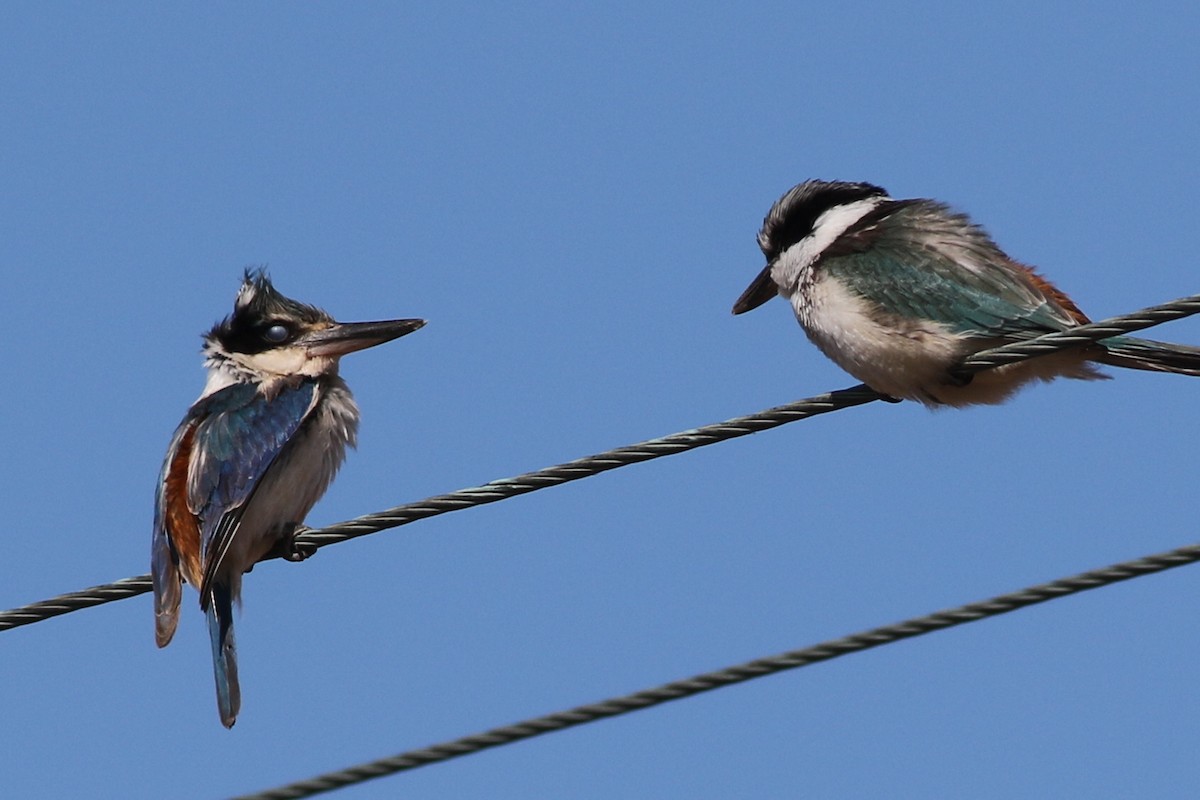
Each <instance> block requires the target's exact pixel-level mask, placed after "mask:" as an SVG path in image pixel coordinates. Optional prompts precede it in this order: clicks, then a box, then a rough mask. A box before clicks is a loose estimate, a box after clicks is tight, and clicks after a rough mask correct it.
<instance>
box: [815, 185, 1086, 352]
mask: <svg viewBox="0 0 1200 800" xmlns="http://www.w3.org/2000/svg"><path fill="white" fill-rule="evenodd" d="M814 269H816V270H820V271H823V272H825V273H827V274H828V275H829V276H830V277H833V278H836V279H837V281H838V282H839V283H841V284H842V285H844V286H845V287H847V288H848V289H849V290H850V291H852V292H854V293H855V294H857V295H859V296H860V297H863V298H864V299H866V300H869V301H870V302H871V303H873V304H874V305H875V306H876V307H877V308H878V309H879V310H881V311H883V312H884V313H888V314H894V315H896V316H898V317H902V318H917V319H928V320H933V321H936V322H939V323H941V324H942V325H944V326H946V328H947V329H948V330H950V331H951V332H952V333H956V334H961V335H966V336H971V337H980V338H997V337H999V338H1018V339H1019V338H1025V337H1029V336H1036V335H1038V334H1040V333H1045V332H1047V331H1055V330H1062V329H1064V328H1068V327H1072V326H1074V325H1076V324H1078V321H1077V320H1075V319H1074V318H1073V317H1072V316H1071V314H1070V312H1069V311H1067V310H1066V309H1065V308H1063V307H1062V305H1060V304H1059V303H1058V302H1057V301H1056V300H1055V299H1054V298H1053V297H1051V296H1050V295H1049V294H1047V293H1046V292H1044V291H1043V290H1042V289H1041V288H1039V286H1038V285H1037V283H1035V282H1034V280H1033V279H1032V277H1031V274H1030V273H1029V272H1028V271H1027V270H1025V269H1024V268H1022V267H1021V266H1019V265H1017V264H1014V263H1013V262H1012V261H1011V260H1010V259H1009V258H1008V257H1007V256H1005V255H1004V253H1003V252H1001V251H1000V249H999V248H998V247H996V245H995V244H994V243H993V242H992V240H991V238H990V237H988V235H987V234H986V233H985V232H984V231H983V230H982V229H980V228H979V227H978V226H976V225H973V224H972V223H971V222H970V221H969V220H968V219H967V218H966V217H965V216H963V215H960V214H956V213H954V212H952V211H950V210H949V209H948V208H947V207H946V206H944V205H942V204H940V203H935V202H933V201H925V200H918V201H898V202H895V203H890V204H885V205H884V206H881V207H880V208H879V209H876V211H874V212H872V213H871V214H868V215H867V216H866V217H864V218H863V220H861V221H860V222H858V223H856V224H855V225H854V226H851V228H850V229H848V230H847V231H846V233H845V234H843V235H842V237H840V238H839V239H838V240H837V241H835V242H834V243H833V244H832V245H831V246H830V247H829V248H827V249H826V251H825V252H824V253H823V254H822V256H821V258H820V259H818V261H817V262H816V264H814Z"/></svg>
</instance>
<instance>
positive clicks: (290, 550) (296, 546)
mask: <svg viewBox="0 0 1200 800" xmlns="http://www.w3.org/2000/svg"><path fill="white" fill-rule="evenodd" d="M282 528H283V530H282V531H281V533H280V534H279V539H278V541H277V542H276V543H275V547H274V549H273V550H272V551H271V553H270V555H271V556H275V557H278V558H282V559H284V560H285V561H292V562H297V561H303V560H305V559H306V558H309V557H310V556H312V555H313V554H314V553H316V552H317V546H316V545H315V544H311V543H309V542H300V541H297V537H298V536H300V534H302V533H304V532H305V531H306V530H308V528H306V527H304V526H303V525H300V524H299V523H288V524H285V525H283V526H282Z"/></svg>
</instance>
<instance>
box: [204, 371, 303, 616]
mask: <svg viewBox="0 0 1200 800" xmlns="http://www.w3.org/2000/svg"><path fill="white" fill-rule="evenodd" d="M317 398H318V384H317V382H316V381H315V380H304V381H299V382H297V383H295V384H293V385H289V386H285V387H283V388H282V389H280V390H279V391H278V392H277V393H275V394H273V395H272V396H271V397H270V398H268V397H266V396H264V395H263V394H262V393H260V392H259V391H258V389H257V387H256V386H254V385H251V384H235V385H233V386H228V387H226V388H225V389H222V390H221V391H219V392H216V393H215V394H213V395H211V396H210V397H208V398H206V399H205V402H204V403H203V408H202V409H198V410H199V411H200V412H201V416H202V419H201V420H200V422H199V423H198V424H197V425H196V430H195V445H194V446H193V447H192V456H191V464H190V469H189V470H188V474H189V480H188V493H187V494H188V502H189V505H190V506H191V509H192V511H193V513H194V514H195V515H196V516H197V517H199V519H200V546H201V547H200V549H201V553H202V560H203V565H204V569H203V576H202V578H201V581H200V587H199V588H200V602H201V605H202V606H203V605H205V604H206V602H207V598H208V595H209V592H208V591H207V589H208V588H209V586H210V584H211V582H212V580H213V577H214V576H215V575H216V572H217V570H218V568H219V567H220V566H221V562H222V561H223V559H224V557H225V555H226V553H228V551H229V546H230V544H231V543H232V542H233V540H234V537H236V536H237V534H238V531H239V528H240V524H241V519H242V514H243V513H244V511H245V508H246V504H247V503H248V502H249V500H250V498H251V497H252V496H253V494H254V490H255V488H256V487H257V485H258V483H259V480H260V479H261V478H262V476H263V474H264V473H265V472H266V471H267V469H268V468H269V467H270V466H271V464H272V463H273V462H274V461H275V459H276V458H277V457H278V455H279V453H280V452H281V451H282V450H283V449H284V447H285V446H286V445H287V443H288V441H289V440H290V439H291V438H292V437H293V436H294V435H295V433H296V431H297V430H299V428H300V426H301V425H302V424H303V423H304V420H305V419H306V418H307V417H308V414H309V413H310V412H311V411H312V409H313V407H314V406H315V405H316V400H317Z"/></svg>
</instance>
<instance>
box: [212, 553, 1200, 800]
mask: <svg viewBox="0 0 1200 800" xmlns="http://www.w3.org/2000/svg"><path fill="white" fill-rule="evenodd" d="M1196 561H1200V544H1193V545H1187V546H1185V547H1180V548H1178V549H1176V550H1170V551H1168V552H1165V553H1158V554H1155V555H1150V556H1146V557H1144V558H1139V559H1136V560H1134V561H1126V562H1123V563H1119V564H1113V565H1111V566H1108V567H1103V568H1101V569H1096V570H1091V571H1089V572H1082V573H1080V574H1078V575H1073V576H1070V577H1067V578H1060V579H1059V580H1055V581H1051V582H1050V583H1043V584H1040V585H1037V586H1030V587H1028V588H1025V589H1021V590H1020V591H1016V592H1012V593H1011V594H1002V595H998V596H996V597H992V598H989V599H987V600H981V601H979V602H975V603H968V604H966V605H963V606H958V607H957V608H950V609H945V610H942V611H937V612H934V613H933V614H929V615H927V616H923V617H913V618H912V619H906V620H904V621H903V622H897V623H895V624H892V625H884V626H882V627H879V628H872V629H870V630H866V631H861V632H859V633H854V634H851V635H849V636H845V637H842V638H840V639H831V640H829V641H825V642H821V643H820V644H816V645H813V646H811V647H805V648H803V649H800V650H791V651H788V652H786V653H780V654H778V655H774V656H768V657H766V658H758V659H755V660H754V661H747V662H745V663H744V664H737V665H735V666H732V667H727V668H725V669H721V670H717V671H715V672H706V673H703V674H701V675H694V676H692V677H690V678H685V679H683V680H679V681H672V682H671V683H665V684H663V685H661V686H656V687H654V688H651V689H645V690H642V691H640V692H634V693H633V694H628V695H624V696H622V697H613V698H610V699H608V700H602V701H601V702H599V703H590V704H588V705H582V706H576V707H575V708H571V709H567V710H565V711H558V712H555V713H553V714H547V715H545V716H542V717H535V718H533V719H528V720H525V721H523V722H518V723H516V724H515V725H505V726H503V727H499V728H492V729H491V730H487V731H483V732H481V733H476V734H472V735H470V736H464V737H462V738H461V739H454V740H452V741H448V742H442V743H440V744H435V745H431V746H429V747H424V748H421V749H419V750H409V751H407V752H404V753H400V754H398V755H394V756H390V757H388V758H381V759H378V760H376V761H370V762H367V763H363V764H359V765H356V766H353V767H350V768H348V769H343V770H339V771H336V772H328V773H325V774H323V775H318V776H316V777H314V778H309V779H307V780H302V781H296V782H295V783H289V784H287V785H285V786H280V787H277V788H275V789H269V790H267V791H264V792H259V793H257V794H247V795H239V796H238V797H237V798H235V800H298V798H303V797H312V796H313V795H317V794H322V793H324V792H328V791H332V790H334V789H341V788H344V787H346V786H351V785H354V784H358V783H363V782H364V781H368V780H372V779H374V778H382V777H385V776H387V775H394V774H396V773H398V772H405V771H407V770H412V769H416V768H418V767H423V766H426V765H428V764H436V763H439V762H442V761H448V760H450V759H452V758H458V757H459V756H465V755H470V754H472V753H478V752H480V751H482V750H487V749H490V748H492V747H499V746H500V745H504V744H511V743H513V742H519V741H521V740H524V739H531V738H533V737H535V736H540V735H542V734H544V733H551V732H553V731H561V730H565V729H567V728H572V727H575V726H576V725H583V724H586V723H589V722H595V721H596V720H601V719H607V718H609V717H616V716H619V715H621V714H628V713H629V712H631V711H638V710H640V709H643V708H650V707H652V706H657V705H661V704H663V703H667V702H670V701H672V700H680V699H682V698H685V697H691V696H693V695H697V694H701V693H703V692H708V691H712V690H713V689H719V688H722V687H725V686H732V685H734V684H738V683H743V682H745V681H749V680H753V679H755V678H761V677H764V676H766V675H774V674H775V673H778V672H783V671H785V670H790V669H798V668H800V667H807V666H809V665H810V664H819V663H821V662H822V661H830V660H832V659H835V658H838V657H840V656H845V655H849V654H851V653H859V652H862V651H864V650H870V649H871V648H874V647H879V646H881V645H885V644H891V643H892V642H898V641H901V640H903V639H911V638H913V637H915V636H921V635H923V634H926V633H933V632H934V631H940V630H944V629H946V628H953V627H955V626H957V625H964V624H966V623H969V622H977V621H979V620H982V619H987V618H988V617H995V616H998V615H1000V614H1007V613H1008V612H1010V611H1016V610H1018V609H1021V608H1026V607H1028V606H1033V605H1037V604H1039V603H1045V602H1047V601H1049V600H1054V599H1057V598H1060V597H1067V596H1069V595H1073V594H1078V593H1080V592H1086V591H1088V590H1089V589H1098V588H1100V587H1102V586H1108V585H1110V584H1113V583H1118V582H1120V581H1125V580H1129V579H1130V578H1136V577H1139V576H1142V575H1150V574H1153V573H1156V572H1162V571H1164V570H1168V569H1173V568H1175V567H1182V566H1185V565H1187V564H1192V563H1195V562H1196Z"/></svg>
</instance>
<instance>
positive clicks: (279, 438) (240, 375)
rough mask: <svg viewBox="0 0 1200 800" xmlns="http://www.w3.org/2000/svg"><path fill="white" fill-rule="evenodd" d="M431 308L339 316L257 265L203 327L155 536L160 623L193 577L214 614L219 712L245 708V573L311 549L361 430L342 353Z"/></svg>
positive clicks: (409, 327) (160, 638) (160, 629)
mask: <svg viewBox="0 0 1200 800" xmlns="http://www.w3.org/2000/svg"><path fill="white" fill-rule="evenodd" d="M424 324H425V320H421V319H395V320H387V321H384V322H335V321H334V319H333V317H331V316H330V315H329V314H327V313H326V312H324V311H322V310H321V309H319V308H316V307H315V306H310V305H306V304H304V303H300V302H297V301H295V300H292V299H290V298H288V297H284V296H283V295H282V294H280V293H279V292H278V291H276V290H275V287H274V286H273V285H272V284H271V280H270V278H269V277H268V276H267V274H266V272H265V271H264V270H261V269H258V270H247V271H246V273H245V277H244V279H243V282H242V286H241V289H240V291H239V292H238V295H237V300H236V301H235V303H234V307H233V313H232V314H230V315H229V316H228V317H226V318H225V319H224V320H223V321H221V322H219V323H217V324H216V325H215V326H214V327H213V328H212V330H210V331H209V332H208V333H207V334H205V335H204V347H203V354H204V365H205V367H206V368H207V370H208V380H207V383H206V384H205V386H204V391H203V392H202V393H201V395H200V398H199V399H198V400H197V401H196V402H195V403H193V404H192V407H191V408H189V409H188V412H187V414H186V415H184V418H183V421H182V422H181V423H180V424H179V427H178V428H177V429H176V430H175V435H174V436H173V437H172V438H171V444H170V446H169V447H168V448H167V455H166V459H165V460H164V461H163V466H162V472H161V474H160V475H159V480H158V491H157V496H156V502H155V509H154V533H153V537H152V540H151V556H150V563H151V575H152V578H153V584H154V628H155V630H154V634H155V641H156V642H157V644H158V646H159V647H165V646H166V645H167V644H169V643H170V641H171V637H172V636H174V635H175V627H176V625H177V624H178V622H179V601H180V596H181V594H182V586H183V581H185V580H186V581H187V582H188V583H190V584H191V585H192V586H194V587H196V588H197V589H198V590H199V592H200V608H201V609H202V610H203V611H204V612H205V614H206V616H207V618H208V633H209V638H210V640H211V643H212V658H213V673H214V675H215V678H216V686H217V707H218V710H219V712H220V715H221V722H222V723H223V724H224V725H225V727H226V728H232V727H233V723H234V722H235V721H236V720H237V715H238V711H239V709H240V707H241V690H240V688H239V686H238V676H237V647H236V645H235V642H234V636H233V604H234V603H235V602H236V603H238V604H239V606H240V603H241V589H242V574H243V573H245V572H249V571H250V570H251V568H252V567H253V566H254V564H255V563H257V562H258V561H260V560H262V559H264V558H267V557H270V556H276V555H278V556H282V557H284V558H287V559H289V560H292V561H299V560H301V559H303V558H305V557H307V556H308V555H311V554H312V552H313V548H311V547H305V546H302V545H301V544H300V543H299V542H297V540H296V533H297V532H298V530H299V529H300V526H301V523H302V522H303V521H304V517H305V516H306V515H307V514H308V512H309V510H310V509H311V508H312V507H313V504H315V503H316V502H317V500H318V499H319V498H320V497H321V495H323V494H324V493H325V490H326V489H327V488H328V487H329V484H330V482H331V481H332V480H333V476H334V474H335V473H336V472H337V470H338V467H339V466H341V463H342V460H343V458H344V457H345V453H346V447H347V445H349V446H350V447H353V446H354V445H355V441H356V435H357V430H358V407H357V406H356V405H355V403H354V398H353V397H352V396H351V394H350V389H349V388H348V387H347V386H346V382H345V381H343V380H342V379H341V378H340V377H339V376H338V360H339V359H340V358H341V356H343V355H346V354H347V353H352V352H354V351H356V350H362V349H365V348H367V347H373V346H375V345H377V344H382V343H384V342H388V341H391V340H392V339H396V338H399V337H401V336H404V335H405V334H409V333H412V332H413V331H415V330H417V329H418V328H420V327H421V326H423V325H424Z"/></svg>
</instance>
